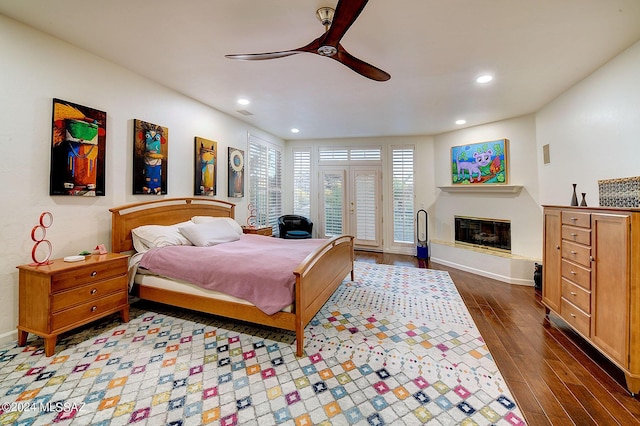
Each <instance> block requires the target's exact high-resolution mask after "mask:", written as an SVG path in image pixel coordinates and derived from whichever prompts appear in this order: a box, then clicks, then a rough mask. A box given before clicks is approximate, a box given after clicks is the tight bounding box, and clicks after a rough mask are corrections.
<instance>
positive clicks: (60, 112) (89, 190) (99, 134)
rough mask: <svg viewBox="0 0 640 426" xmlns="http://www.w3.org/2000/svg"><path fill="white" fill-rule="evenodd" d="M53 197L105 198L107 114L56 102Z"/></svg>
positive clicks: (53, 129)
mask: <svg viewBox="0 0 640 426" xmlns="http://www.w3.org/2000/svg"><path fill="white" fill-rule="evenodd" d="M52 121H53V123H52V131H51V171H50V172H51V174H50V183H49V194H50V195H74V196H84V197H95V196H97V195H99V196H103V195H105V183H104V182H105V162H104V159H105V148H106V140H107V130H106V129H107V113H106V112H104V111H99V110H97V109H93V108H89V107H86V106H82V105H78V104H74V103H72V102H67V101H63V100H61V99H53V120H52Z"/></svg>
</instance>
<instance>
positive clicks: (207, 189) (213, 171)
mask: <svg viewBox="0 0 640 426" xmlns="http://www.w3.org/2000/svg"><path fill="white" fill-rule="evenodd" d="M217 170H218V142H215V141H210V140H208V139H204V138H199V137H197V136H196V138H195V176H194V182H195V184H194V188H193V194H194V195H204V196H208V197H213V196H214V195H216V183H217V176H218V174H217Z"/></svg>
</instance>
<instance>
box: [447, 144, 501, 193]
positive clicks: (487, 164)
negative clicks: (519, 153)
mask: <svg viewBox="0 0 640 426" xmlns="http://www.w3.org/2000/svg"><path fill="white" fill-rule="evenodd" d="M508 143H509V141H508V140H507V139H498V140H495V141H488V142H479V143H472V144H469V145H462V146H454V147H452V148H451V183H452V184H454V185H487V184H488V185H491V184H506V183H507V176H508V167H507V166H508V164H507V162H508V160H507V146H508Z"/></svg>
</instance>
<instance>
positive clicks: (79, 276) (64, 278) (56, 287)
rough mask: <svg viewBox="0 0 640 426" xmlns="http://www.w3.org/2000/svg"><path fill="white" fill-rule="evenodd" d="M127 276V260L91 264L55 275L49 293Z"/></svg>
mask: <svg viewBox="0 0 640 426" xmlns="http://www.w3.org/2000/svg"><path fill="white" fill-rule="evenodd" d="M126 274H127V258H122V259H115V260H112V261H105V262H97V263H96V262H92V263H88V264H86V265H80V266H79V267H77V268H73V269H69V270H66V271H64V272H61V273H58V274H55V275H54V276H53V277H52V280H51V292H52V293H56V292H58V291H62V290H66V289H69V288H73V287H77V286H80V285H84V284H89V283H93V282H96V281H101V280H104V279H107V278H111V277H117V276H120V275H126Z"/></svg>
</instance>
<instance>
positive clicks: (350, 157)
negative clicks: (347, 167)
mask: <svg viewBox="0 0 640 426" xmlns="http://www.w3.org/2000/svg"><path fill="white" fill-rule="evenodd" d="M319 154H320V163H323V162H327V161H332V162H336V161H345V162H346V161H381V160H382V149H381V148H380V147H374V148H342V147H338V148H332V147H325V148H320V152H319Z"/></svg>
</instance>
